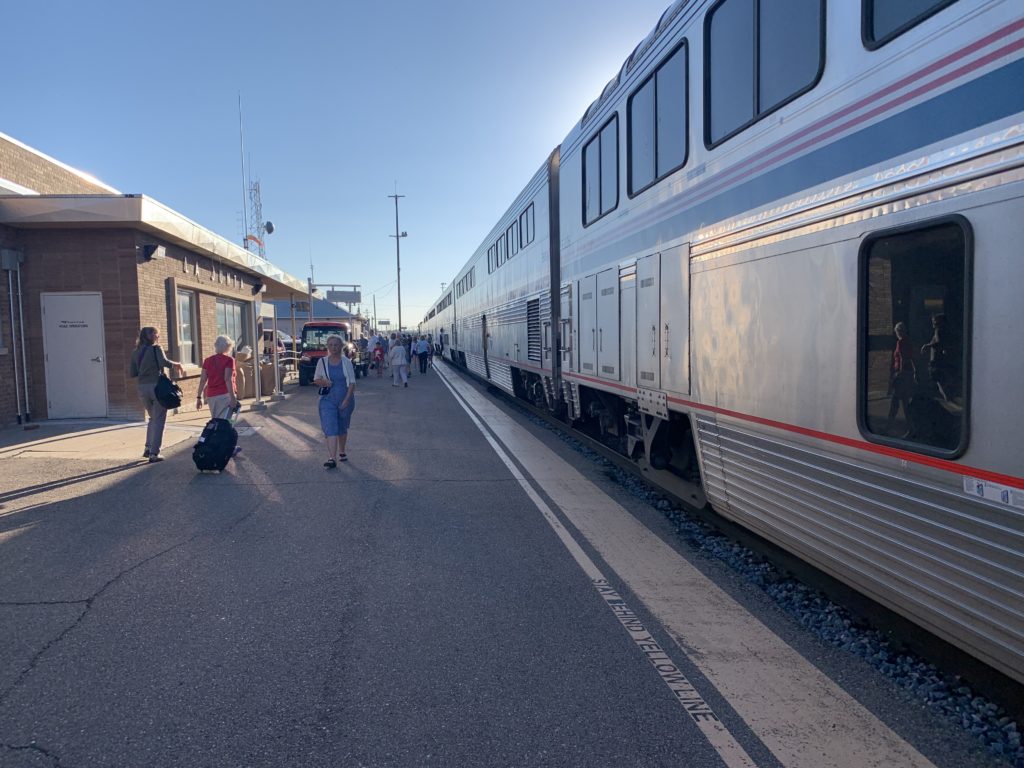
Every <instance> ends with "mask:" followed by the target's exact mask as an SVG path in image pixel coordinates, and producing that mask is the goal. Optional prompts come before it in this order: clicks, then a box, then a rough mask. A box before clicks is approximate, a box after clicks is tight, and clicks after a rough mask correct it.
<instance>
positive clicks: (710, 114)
mask: <svg viewBox="0 0 1024 768" xmlns="http://www.w3.org/2000/svg"><path fill="white" fill-rule="evenodd" d="M704 48H705V53H704V57H705V58H704V69H705V79H704V101H705V104H706V107H705V114H704V135H705V143H706V144H707V146H708V147H709V148H710V147H713V146H714V145H716V144H718V143H720V142H722V141H724V140H725V139H728V138H729V137H730V136H733V135H734V134H736V133H738V132H739V131H740V130H742V129H743V128H746V127H747V126H748V125H751V124H753V123H754V122H756V121H757V120H760V119H761V118H762V117H764V116H765V115H768V114H770V113H771V112H774V111H775V110H776V109H778V108H779V107H781V106H783V105H784V104H786V103H788V102H789V101H791V100H793V99H795V98H796V97H797V96H799V95H800V94H802V93H805V92H806V91H808V90H810V89H811V88H813V87H814V84H815V83H816V82H817V81H818V79H819V78H820V76H821V72H822V68H823V65H824V61H825V4H824V0H720V1H719V2H718V3H717V4H716V5H715V6H714V7H713V8H712V9H711V10H710V11H709V12H708V15H707V20H706V21H705V26H704Z"/></svg>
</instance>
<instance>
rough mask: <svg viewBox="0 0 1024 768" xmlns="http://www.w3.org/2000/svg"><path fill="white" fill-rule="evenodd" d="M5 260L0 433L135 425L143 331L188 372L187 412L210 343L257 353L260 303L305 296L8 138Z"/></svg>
mask: <svg viewBox="0 0 1024 768" xmlns="http://www.w3.org/2000/svg"><path fill="white" fill-rule="evenodd" d="M0 257H2V260H0V425H7V424H11V423H15V422H18V421H26V420H32V421H36V420H39V419H45V418H132V419H134V418H140V417H141V416H142V413H143V411H142V405H141V403H140V402H139V399H138V395H137V394H136V385H135V380H134V379H132V378H130V376H129V374H128V372H129V357H130V354H131V351H132V349H133V348H134V347H135V344H136V341H137V339H138V336H139V330H140V329H141V328H142V327H143V326H154V327H156V328H157V329H158V330H159V331H160V335H161V341H162V346H163V347H164V349H165V351H166V352H167V355H168V357H170V358H172V359H175V360H180V361H182V362H183V363H184V365H185V368H186V376H185V378H184V380H182V381H181V382H179V383H180V385H181V387H182V389H183V390H184V392H185V394H186V397H185V400H184V402H185V403H186V404H191V403H192V401H193V400H194V397H195V388H196V386H197V384H198V379H199V373H200V368H199V365H200V364H201V363H202V360H203V358H204V357H206V356H208V355H210V354H212V353H213V341H214V339H215V338H216V337H217V336H218V335H220V334H226V335H228V336H231V337H232V338H233V339H235V340H236V343H238V344H249V345H251V346H253V347H254V348H258V347H257V345H256V344H253V334H254V321H253V315H254V312H253V310H254V307H255V304H256V302H257V301H259V300H261V299H262V300H266V299H270V298H274V297H276V298H281V299H283V300H285V301H286V302H290V301H292V300H294V298H303V297H304V295H305V290H306V284H305V281H300V280H297V279H296V278H294V277H292V276H291V275H288V274H286V273H284V272H283V271H281V270H280V269H278V268H277V267H275V266H274V265H273V264H271V263H269V262H267V261H265V260H263V259H261V258H259V257H258V256H257V255H256V254H253V253H250V252H249V251H246V250H245V249H244V248H242V247H241V246H238V245H235V244H234V243H232V242H230V241H228V240H226V239H225V238H223V237H221V236H219V235H216V234H214V233H213V232H210V231H209V230H207V229H204V228H203V227H201V226H200V225H198V224H196V223H195V222H193V221H190V220H189V219H187V218H185V217H184V216H182V215H181V214H180V213H177V212H176V211H173V210H171V209H170V208H168V207H166V206H164V205H162V204H161V203H159V202H157V201H155V200H153V199H151V198H148V197H145V196H144V195H123V194H120V193H119V192H118V191H117V190H115V189H113V188H112V187H109V186H107V185H106V184H103V183H102V182H100V181H97V180H96V179H93V178H92V177H90V176H88V175H86V174H83V173H81V172H79V171H76V170H74V169H73V168H70V167H68V166H66V165H64V164H63V163H60V162H59V161H57V160H54V159H53V158H50V157H47V156H46V155H44V154H42V153H40V152H37V151H36V150H34V149H31V148H30V147H27V146H25V145H24V144H22V143H20V142H18V141H16V140H14V139H11V138H9V137H7V136H4V135H3V134H0ZM282 317H283V316H282ZM282 329H284V326H283V325H282Z"/></svg>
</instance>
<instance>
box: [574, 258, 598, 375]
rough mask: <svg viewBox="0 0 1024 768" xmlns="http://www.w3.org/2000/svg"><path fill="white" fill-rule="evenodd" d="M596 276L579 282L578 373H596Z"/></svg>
mask: <svg viewBox="0 0 1024 768" xmlns="http://www.w3.org/2000/svg"><path fill="white" fill-rule="evenodd" d="M596 292H597V276H596V275H588V276H587V277H584V278H583V279H582V280H580V317H579V322H580V326H579V327H580V336H579V339H580V343H579V345H578V349H579V354H580V373H589V374H590V375H594V374H595V373H597V298H596V297H595V296H594V294H595V293H596Z"/></svg>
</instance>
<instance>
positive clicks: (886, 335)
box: [859, 216, 972, 458]
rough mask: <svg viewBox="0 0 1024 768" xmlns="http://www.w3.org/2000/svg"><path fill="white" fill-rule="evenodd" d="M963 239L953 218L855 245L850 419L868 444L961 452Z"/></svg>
mask: <svg viewBox="0 0 1024 768" xmlns="http://www.w3.org/2000/svg"><path fill="white" fill-rule="evenodd" d="M971 240H972V239H971V229H970V225H969V224H968V223H967V220H966V219H964V218H962V217H959V216H957V217H950V218H947V219H943V220H938V221H935V222H931V223H929V224H926V225H923V226H920V225H919V226H916V227H914V228H903V229H898V230H890V231H888V232H881V233H878V234H876V235H872V236H871V237H869V238H868V239H867V240H866V241H865V242H864V245H863V246H862V248H861V258H860V270H861V274H860V285H861V289H860V293H861V296H860V301H861V312H860V316H861V325H860V327H861V344H860V354H859V370H860V386H859V400H860V407H859V418H860V423H861V429H862V431H863V433H864V436H865V437H866V438H867V439H868V440H871V441H872V442H879V443H886V444H894V445H899V446H901V447H904V448H908V449H909V450H915V451H919V452H921V453H928V454H931V455H936V456H942V457H945V458H953V457H956V456H958V455H960V454H961V453H963V451H964V450H965V448H966V447H967V437H968V414H969V399H968V394H969V392H968V385H969V383H970V368H969V363H970V338H971V323H970V320H971V307H970V297H971V290H970V286H971V261H972V255H971V251H972V246H971Z"/></svg>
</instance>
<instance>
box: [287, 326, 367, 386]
mask: <svg viewBox="0 0 1024 768" xmlns="http://www.w3.org/2000/svg"><path fill="white" fill-rule="evenodd" d="M330 336H340V337H341V338H342V340H343V341H344V342H345V354H346V355H347V356H348V357H349V358H350V359H351V360H352V365H353V366H354V367H355V369H356V378H357V379H358V378H359V377H360V376H365V375H366V373H367V371H369V369H370V357H369V354H368V353H367V352H366V350H365V349H362V348H360V346H359V344H358V342H353V341H352V331H351V329H350V328H349V325H348V323H340V322H334V321H331V320H313V321H311V322H308V323H306V324H305V325H303V326H302V340H301V342H300V344H299V355H300V356H299V386H302V387H305V386H307V385H309V384H311V383H312V382H313V374H314V372H315V371H316V364H317V361H319V360H320V358H321V357H323V356H324V355H326V354H327V339H328V337H330Z"/></svg>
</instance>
